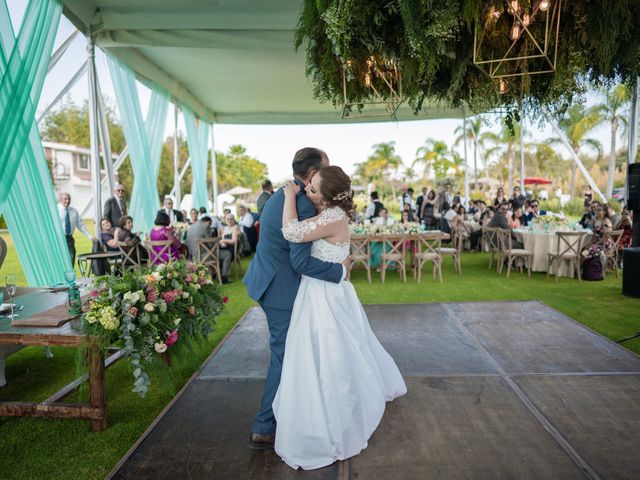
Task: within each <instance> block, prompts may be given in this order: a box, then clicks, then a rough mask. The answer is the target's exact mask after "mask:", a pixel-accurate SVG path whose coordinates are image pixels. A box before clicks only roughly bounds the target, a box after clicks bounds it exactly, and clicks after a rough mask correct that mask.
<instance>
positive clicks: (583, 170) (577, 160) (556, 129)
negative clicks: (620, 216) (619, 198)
mask: <svg viewBox="0 0 640 480" xmlns="http://www.w3.org/2000/svg"><path fill="white" fill-rule="evenodd" d="M543 115H544V117H545V119H546V120H547V122H549V124H550V125H551V128H553V131H554V132H555V133H556V135H558V138H560V141H562V144H563V145H564V146H565V148H566V149H567V151H568V152H569V155H571V158H572V159H573V161H574V162H575V164H576V165H577V166H578V168H579V169H580V172H581V173H582V175H584V178H586V179H587V182H589V185H590V186H591V189H592V190H593V191H594V192H596V193H597V194H598V195H599V196H600V198H601V199H602V201H603V202H606V201H607V198H606V197H605V196H604V195H603V194H602V192H601V191H600V189H599V188H598V185H596V182H594V181H593V178H591V175H589V172H588V171H587V169H586V168H585V166H584V164H583V163H582V160H580V157H578V155H577V154H576V152H575V150H574V149H573V148H572V147H571V144H570V143H569V139H568V138H567V136H566V135H565V133H564V132H563V131H562V129H561V128H560V127H559V126H558V122H556V121H555V120H554V119H553V118H551V115H549V114H548V113H547V112H543Z"/></svg>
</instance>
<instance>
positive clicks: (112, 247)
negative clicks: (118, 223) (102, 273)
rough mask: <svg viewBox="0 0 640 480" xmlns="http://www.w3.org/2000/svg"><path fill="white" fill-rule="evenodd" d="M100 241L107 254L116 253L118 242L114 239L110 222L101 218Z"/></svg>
mask: <svg viewBox="0 0 640 480" xmlns="http://www.w3.org/2000/svg"><path fill="white" fill-rule="evenodd" d="M100 241H101V242H102V245H104V246H105V247H106V249H107V251H108V252H118V251H119V250H118V241H117V240H116V238H115V231H114V229H113V225H111V220H109V219H108V218H103V219H102V220H100Z"/></svg>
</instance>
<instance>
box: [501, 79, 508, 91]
mask: <svg viewBox="0 0 640 480" xmlns="http://www.w3.org/2000/svg"><path fill="white" fill-rule="evenodd" d="M508 91H509V84H508V83H507V81H506V80H505V79H504V78H501V79H500V94H502V95H504V94H505V93H507V92H508Z"/></svg>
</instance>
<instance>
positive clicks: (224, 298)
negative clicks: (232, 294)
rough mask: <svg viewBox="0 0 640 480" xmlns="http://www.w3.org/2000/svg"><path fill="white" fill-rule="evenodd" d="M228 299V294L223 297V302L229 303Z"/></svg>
mask: <svg viewBox="0 0 640 480" xmlns="http://www.w3.org/2000/svg"><path fill="white" fill-rule="evenodd" d="M228 301H229V297H227V296H226V295H225V296H224V297H222V303H227V302H228Z"/></svg>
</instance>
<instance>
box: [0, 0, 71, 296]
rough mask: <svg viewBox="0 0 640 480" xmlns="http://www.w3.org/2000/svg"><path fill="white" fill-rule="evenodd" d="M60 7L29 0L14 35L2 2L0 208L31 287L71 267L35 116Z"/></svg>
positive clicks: (49, 281) (60, 278)
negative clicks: (17, 30) (17, 31)
mask: <svg viewBox="0 0 640 480" xmlns="http://www.w3.org/2000/svg"><path fill="white" fill-rule="evenodd" d="M60 13H61V6H60V5H59V4H58V2H56V1H54V0H31V1H30V2H29V4H28V6H27V9H26V11H25V16H24V20H23V23H22V27H21V28H20V32H19V35H18V37H17V39H16V38H15V36H14V31H13V27H12V25H11V19H10V17H9V12H8V9H7V5H6V1H5V0H2V3H1V5H0V44H1V48H0V78H1V79H2V80H1V82H0V110H1V114H0V212H2V214H3V216H4V218H5V220H6V222H7V226H8V227H9V232H10V234H11V238H12V240H13V243H14V245H15V247H16V250H17V253H18V258H19V259H20V263H21V266H22V269H23V271H24V273H25V276H26V278H27V281H28V282H29V285H32V286H43V285H48V284H52V283H57V282H60V281H63V280H64V275H63V272H64V270H66V269H68V268H69V266H70V265H71V260H70V258H69V252H68V250H67V245H66V242H65V240H64V236H63V233H62V225H61V222H60V217H59V216H58V209H57V206H56V199H55V195H54V192H53V184H52V183H51V177H50V174H49V167H48V164H47V160H46V158H45V156H44V150H43V148H42V142H41V140H40V135H39V133H38V128H37V125H36V123H35V120H34V114H35V110H36V106H37V104H38V100H39V98H40V93H41V91H42V86H43V82H44V78H45V76H46V71H47V66H48V63H49V58H50V56H51V51H52V49H53V43H54V40H55V36H56V32H57V29H58V23H59V21H60Z"/></svg>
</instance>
